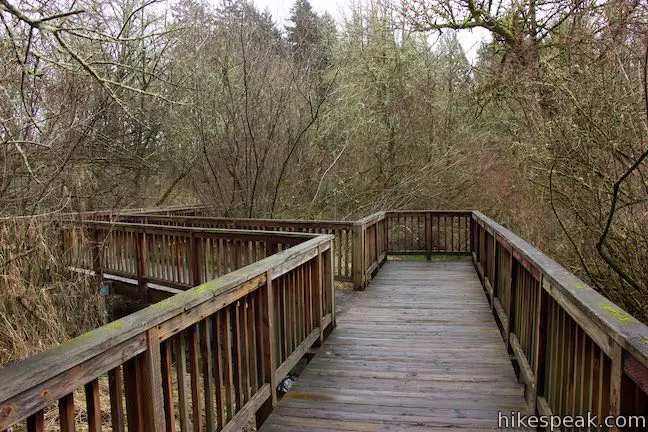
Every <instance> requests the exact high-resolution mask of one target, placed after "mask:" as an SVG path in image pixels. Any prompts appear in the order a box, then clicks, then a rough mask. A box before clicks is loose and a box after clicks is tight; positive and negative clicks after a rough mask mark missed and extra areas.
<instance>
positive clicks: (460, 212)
mask: <svg viewBox="0 0 648 432" xmlns="http://www.w3.org/2000/svg"><path fill="white" fill-rule="evenodd" d="M473 212H474V210H386V211H385V213H386V214H387V215H391V214H397V213H405V214H410V213H414V214H416V213H431V214H437V215H438V214H440V215H443V214H446V215H455V216H457V215H466V216H467V215H471V214H472V213H473Z"/></svg>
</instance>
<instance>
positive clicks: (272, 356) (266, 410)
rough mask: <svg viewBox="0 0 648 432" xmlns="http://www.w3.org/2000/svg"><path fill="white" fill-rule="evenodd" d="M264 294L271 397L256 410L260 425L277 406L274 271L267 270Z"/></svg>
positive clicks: (265, 373)
mask: <svg viewBox="0 0 648 432" xmlns="http://www.w3.org/2000/svg"><path fill="white" fill-rule="evenodd" d="M261 295H262V305H263V307H262V312H261V313H262V321H263V329H262V332H263V341H262V344H263V368H264V371H263V376H264V377H265V382H266V383H268V384H270V397H269V398H268V399H267V400H266V401H265V402H264V403H263V404H262V405H261V406H260V407H259V409H258V410H257V412H256V424H257V427H260V426H261V424H263V422H264V420H265V419H266V418H267V417H268V416H269V415H270V413H271V412H272V409H273V408H274V407H276V406H277V403H278V401H277V381H276V379H275V372H276V371H277V346H276V343H277V339H276V337H275V336H276V335H275V327H274V326H275V323H274V320H275V309H274V291H273V288H272V272H271V271H270V270H268V271H267V272H266V286H265V288H264V289H262V291H261Z"/></svg>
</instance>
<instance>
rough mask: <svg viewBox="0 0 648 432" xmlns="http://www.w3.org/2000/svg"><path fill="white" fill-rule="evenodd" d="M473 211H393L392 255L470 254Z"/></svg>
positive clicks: (390, 217)
mask: <svg viewBox="0 0 648 432" xmlns="http://www.w3.org/2000/svg"><path fill="white" fill-rule="evenodd" d="M471 215H472V212H470V211H431V210H425V211H422V210H421V211H390V212H387V224H388V226H389V245H388V250H389V253H390V254H393V255H426V256H428V258H429V257H430V256H431V255H434V254H470V218H471Z"/></svg>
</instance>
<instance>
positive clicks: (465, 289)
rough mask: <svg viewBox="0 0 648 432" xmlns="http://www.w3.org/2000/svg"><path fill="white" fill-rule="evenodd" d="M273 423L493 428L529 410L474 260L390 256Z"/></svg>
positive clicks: (306, 427)
mask: <svg viewBox="0 0 648 432" xmlns="http://www.w3.org/2000/svg"><path fill="white" fill-rule="evenodd" d="M346 309H347V310H346V313H344V314H342V315H341V316H340V317H339V318H338V326H337V328H336V329H335V331H334V332H333V333H332V334H331V335H330V336H329V338H328V339H327V340H326V342H325V343H324V345H323V346H322V347H321V348H320V349H319V350H318V352H317V354H316V356H315V357H314V358H313V359H312V361H311V362H310V363H309V364H308V366H307V367H306V369H305V370H304V372H303V373H302V375H301V376H300V377H299V378H298V380H297V382H296V384H295V385H294V387H293V389H292V390H291V391H290V392H289V393H287V394H286V395H285V396H284V397H283V399H282V400H281V401H280V403H279V406H278V408H276V409H275V410H274V411H273V413H272V414H271V415H270V417H269V418H268V419H267V420H266V422H265V423H264V425H263V427H262V428H261V431H262V432H270V431H400V430H403V431H427V432H430V431H437V430H438V431H441V430H443V431H447V430H452V429H461V428H463V429H465V430H470V431H478V430H489V429H496V428H497V427H498V412H499V411H502V412H503V413H509V414H510V412H511V411H518V410H519V411H523V412H526V411H527V410H528V408H527V405H526V402H525V401H524V396H523V387H522V386H521V384H519V383H518V381H517V379H516V376H515V373H514V371H513V367H512V365H511V362H510V361H509V359H508V354H507V352H506V348H505V345H504V344H503V343H502V338H501V336H500V333H499V331H498V328H497V325H496V324H495V321H494V319H493V315H492V312H491V310H490V307H489V305H488V302H487V300H486V297H485V295H484V293H483V290H482V286H481V284H480V282H479V279H478V277H477V274H476V272H475V270H474V267H473V265H472V263H471V262H469V261H433V262H418V261H388V262H386V263H385V265H384V266H383V268H382V269H381V270H380V272H378V274H377V276H376V278H375V279H374V280H372V282H371V284H370V285H369V286H368V287H367V289H366V291H364V292H362V293H359V294H358V295H357V296H354V297H353V298H352V299H351V300H350V304H348V307H347V308H346Z"/></svg>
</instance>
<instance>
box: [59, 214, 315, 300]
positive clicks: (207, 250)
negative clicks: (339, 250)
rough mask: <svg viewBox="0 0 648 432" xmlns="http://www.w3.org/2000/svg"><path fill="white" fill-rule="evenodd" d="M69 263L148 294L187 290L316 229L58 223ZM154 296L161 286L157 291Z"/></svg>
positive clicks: (292, 242) (275, 250) (142, 294)
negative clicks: (128, 282) (122, 280)
mask: <svg viewBox="0 0 648 432" xmlns="http://www.w3.org/2000/svg"><path fill="white" fill-rule="evenodd" d="M62 228H63V230H62V235H63V237H62V242H63V248H64V250H67V251H70V252H71V253H69V254H68V255H69V256H75V257H79V259H78V260H76V261H75V262H74V263H71V265H72V266H73V267H76V268H82V269H87V270H92V271H93V272H94V274H96V275H103V274H104V273H106V274H109V275H111V276H119V277H122V278H127V279H130V280H132V281H134V282H135V283H136V285H137V286H138V287H139V293H140V295H141V296H143V297H144V298H145V299H150V297H149V285H150V284H156V285H160V286H162V287H167V288H171V289H170V290H167V291H165V292H166V293H168V294H170V295H172V294H175V293H177V290H186V289H189V288H191V287H194V286H196V285H200V284H201V283H203V282H205V281H208V280H212V279H215V278H217V277H219V276H222V275H225V274H227V273H230V272H232V271H234V270H237V269H239V268H241V267H244V266H246V265H248V264H251V263H254V262H257V261H259V260H261V259H263V258H265V257H268V256H270V255H272V254H275V253H277V252H280V251H283V250H285V249H287V248H289V247H291V246H294V245H297V244H299V243H303V242H304V241H307V240H308V239H310V238H313V237H315V235H314V234H303V233H283V232H282V233H274V232H267V231H265V232H260V231H249V230H248V231H244V230H224V229H209V228H195V227H184V226H161V225H148V224H133V223H122V222H98V221H83V222H70V223H68V224H66V225H63V226H62ZM155 292H156V294H157V297H158V298H159V296H160V291H159V290H156V291H155Z"/></svg>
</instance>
